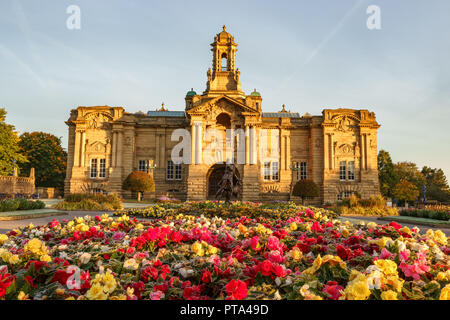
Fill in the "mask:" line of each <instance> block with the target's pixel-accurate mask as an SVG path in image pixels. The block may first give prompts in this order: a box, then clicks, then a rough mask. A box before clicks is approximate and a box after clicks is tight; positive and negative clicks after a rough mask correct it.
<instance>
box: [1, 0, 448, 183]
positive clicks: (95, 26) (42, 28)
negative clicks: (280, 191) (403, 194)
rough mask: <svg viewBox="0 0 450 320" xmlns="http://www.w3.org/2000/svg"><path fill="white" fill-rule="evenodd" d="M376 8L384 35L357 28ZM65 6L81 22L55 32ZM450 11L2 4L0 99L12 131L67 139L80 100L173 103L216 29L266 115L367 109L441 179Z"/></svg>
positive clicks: (364, 3)
mask: <svg viewBox="0 0 450 320" xmlns="http://www.w3.org/2000/svg"><path fill="white" fill-rule="evenodd" d="M374 4H375V5H378V6H379V7H380V9H381V30H369V29H368V28H367V26H366V20H367V18H368V16H369V15H368V14H367V13H366V10H367V7H368V6H369V5H374ZM69 5H78V6H79V7H80V9H81V29H80V30H69V29H68V28H67V27H66V20H67V18H68V17H69V14H67V13H66V9H67V7H68V6H69ZM449 14H450V1H448V0H433V1H418V0H416V1H413V0H396V1H392V0H384V1H383V0H339V1H336V0H309V1H299V0H292V1H283V0H277V1H275V0H271V1H266V0H238V1H231V0H228V1H213V0H209V1H204V0H192V1H175V0H166V1H154V0H147V1H144V0H141V1H138V0H121V1H118V0H85V1H82V0H78V1H77V0H70V1H67V0H39V1H33V0H1V1H0V106H1V107H4V108H6V109H7V111H8V116H7V122H9V123H12V124H14V125H15V126H16V128H17V130H18V131H19V132H20V133H23V132H25V131H46V132H50V133H53V134H55V135H57V136H59V137H62V138H63V143H64V147H67V126H66V125H65V124H64V121H65V120H67V119H68V117H69V113H70V110H71V109H73V108H76V107H77V106H93V105H110V106H123V107H124V108H125V109H126V110H127V111H129V112H136V111H139V110H141V111H148V110H154V109H156V108H158V107H159V106H160V105H161V103H162V102H164V103H165V105H166V107H168V108H169V110H183V109H184V97H185V94H186V92H187V91H188V90H189V89H190V88H191V87H193V88H194V90H196V91H197V92H198V93H200V92H203V90H204V89H205V82H206V71H207V69H208V67H210V65H211V63H212V57H211V52H210V46H209V44H210V43H211V42H212V41H213V38H214V36H215V34H217V33H219V32H220V31H221V30H222V25H224V24H225V25H226V26H227V31H228V32H230V33H231V34H232V35H234V37H235V41H236V42H237V43H238V44H239V46H238V52H237V62H236V64H237V67H238V68H239V70H240V71H241V82H242V88H243V89H244V91H245V92H246V93H247V94H248V93H250V92H251V91H252V90H253V88H257V90H258V91H259V92H261V95H262V98H263V104H262V108H263V110H264V111H279V110H280V109H281V105H282V104H285V105H286V107H287V109H290V110H291V111H296V112H299V113H300V114H304V113H306V112H309V113H311V114H315V115H319V114H321V112H322V110H323V109H324V108H335V107H349V108H364V109H369V110H371V111H374V112H375V113H376V115H377V120H378V122H379V123H380V124H381V125H382V127H381V128H380V129H379V139H378V147H379V149H385V150H387V151H389V152H390V153H391V155H392V158H393V160H394V161H405V160H408V161H413V162H415V163H417V164H418V166H419V167H422V166H423V165H428V166H431V167H438V168H443V169H444V170H445V173H446V175H447V177H448V178H449V179H450V161H449V159H450V135H449V132H450V130H449V127H450V124H449V119H450V90H449V89H450V62H449V59H450V56H449V53H450V17H449Z"/></svg>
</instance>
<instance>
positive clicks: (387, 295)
mask: <svg viewBox="0 0 450 320" xmlns="http://www.w3.org/2000/svg"><path fill="white" fill-rule="evenodd" d="M381 299H383V300H398V294H397V292H395V291H392V290H387V291H383V292H382V293H381Z"/></svg>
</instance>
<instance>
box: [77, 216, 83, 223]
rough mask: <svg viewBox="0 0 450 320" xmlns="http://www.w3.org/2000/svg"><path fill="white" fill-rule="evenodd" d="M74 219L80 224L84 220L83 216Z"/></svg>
mask: <svg viewBox="0 0 450 320" xmlns="http://www.w3.org/2000/svg"><path fill="white" fill-rule="evenodd" d="M76 220H77V223H78V224H81V223H83V222H84V219H83V217H79V218H77V219H76Z"/></svg>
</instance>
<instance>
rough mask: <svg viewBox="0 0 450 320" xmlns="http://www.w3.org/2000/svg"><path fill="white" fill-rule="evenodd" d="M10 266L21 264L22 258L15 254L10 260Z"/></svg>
mask: <svg viewBox="0 0 450 320" xmlns="http://www.w3.org/2000/svg"><path fill="white" fill-rule="evenodd" d="M8 262H9V263H10V264H16V263H19V262H20V258H19V256H18V255H17V254H15V255H12V256H11V257H10V258H9V261H8Z"/></svg>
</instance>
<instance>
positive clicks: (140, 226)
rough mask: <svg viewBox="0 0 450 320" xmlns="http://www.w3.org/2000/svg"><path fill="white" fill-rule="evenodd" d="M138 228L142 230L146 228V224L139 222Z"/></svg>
mask: <svg viewBox="0 0 450 320" xmlns="http://www.w3.org/2000/svg"><path fill="white" fill-rule="evenodd" d="M136 229H137V230H142V229H144V225H143V224H142V223H138V224H137V225H136Z"/></svg>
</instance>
